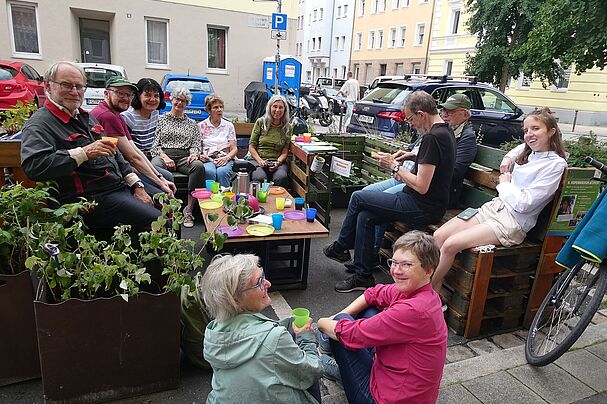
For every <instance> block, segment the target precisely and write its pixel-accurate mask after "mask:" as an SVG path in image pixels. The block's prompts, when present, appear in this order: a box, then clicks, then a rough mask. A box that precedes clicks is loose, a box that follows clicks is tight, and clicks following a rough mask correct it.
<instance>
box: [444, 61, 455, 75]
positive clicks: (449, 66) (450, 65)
mask: <svg viewBox="0 0 607 404" xmlns="http://www.w3.org/2000/svg"><path fill="white" fill-rule="evenodd" d="M452 71H453V60H445V66H444V68H443V74H446V75H447V76H451V73H452Z"/></svg>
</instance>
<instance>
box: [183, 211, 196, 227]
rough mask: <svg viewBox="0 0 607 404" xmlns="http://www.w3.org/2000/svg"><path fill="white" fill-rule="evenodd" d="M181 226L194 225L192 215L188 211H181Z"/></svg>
mask: <svg viewBox="0 0 607 404" xmlns="http://www.w3.org/2000/svg"><path fill="white" fill-rule="evenodd" d="M183 227H188V228H189V227H194V215H192V214H191V213H189V212H184V213H183Z"/></svg>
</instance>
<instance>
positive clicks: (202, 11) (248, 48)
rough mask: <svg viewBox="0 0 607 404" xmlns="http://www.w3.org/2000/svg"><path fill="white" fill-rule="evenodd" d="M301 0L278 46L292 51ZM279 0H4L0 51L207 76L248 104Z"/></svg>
mask: <svg viewBox="0 0 607 404" xmlns="http://www.w3.org/2000/svg"><path fill="white" fill-rule="evenodd" d="M297 6H298V0H282V12H283V13H286V14H288V16H289V20H288V24H287V28H288V31H287V40H284V41H281V53H285V54H287V53H291V54H292V53H293V52H294V51H295V32H296V21H297V20H296V18H295V17H296V15H297ZM276 11H277V3H276V2H254V1H252V0H239V1H230V2H226V1H223V0H170V1H168V0H130V1H128V2H127V1H122V0H105V1H103V2H101V1H87V0H6V1H2V2H0V15H1V16H4V17H1V18H5V19H6V20H5V21H6V24H3V25H4V26H6V27H7V29H4V30H0V58H1V59H12V60H22V61H25V62H27V63H29V64H31V65H32V66H34V67H35V68H36V69H37V70H38V71H40V72H43V71H45V70H46V68H48V66H49V65H50V64H51V63H53V62H55V61H57V60H65V59H67V60H74V61H83V62H84V61H86V62H99V63H112V64H118V65H122V66H124V67H125V68H126V70H127V73H128V76H129V78H130V79H131V80H133V81H137V80H138V79H139V78H142V77H151V78H154V79H156V80H158V81H160V80H161V79H162V77H163V76H164V74H167V73H177V74H187V73H189V74H196V75H203V76H207V77H209V79H210V80H211V81H212V83H213V86H214V87H215V89H216V90H217V92H218V93H219V94H220V95H221V96H222V97H223V98H224V99H225V102H226V108H227V109H228V110H243V89H244V87H245V86H246V85H247V84H248V83H249V82H250V81H253V80H257V81H260V80H261V78H262V64H263V59H264V58H265V57H267V56H273V55H274V54H275V53H276V40H273V39H271V37H270V15H271V13H273V12H276Z"/></svg>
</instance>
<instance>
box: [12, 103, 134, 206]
mask: <svg viewBox="0 0 607 404" xmlns="http://www.w3.org/2000/svg"><path fill="white" fill-rule="evenodd" d="M101 136H103V127H102V126H101V125H99V124H98V123H97V121H95V119H94V118H93V117H92V116H89V114H88V113H86V112H85V111H84V110H80V112H79V114H78V115H76V117H75V118H72V117H71V116H70V115H68V114H67V113H65V112H63V111H61V110H60V109H59V108H58V107H57V106H56V105H55V104H53V103H52V102H51V101H49V100H47V101H46V104H45V105H44V108H42V109H40V110H38V111H36V112H35V113H34V114H33V115H32V117H31V118H30V119H29V120H28V121H27V123H26V124H25V126H24V128H23V131H22V140H21V166H22V167H23V170H24V171H25V174H26V175H27V176H28V178H30V179H32V180H34V181H48V180H53V181H56V182H57V185H58V188H59V196H58V200H59V202H60V203H69V202H75V201H77V200H78V197H81V196H82V197H89V196H91V195H94V194H98V193H105V192H112V191H116V190H120V189H123V188H124V187H126V184H125V183H124V181H123V178H124V177H125V176H126V175H127V174H130V173H131V172H132V171H133V170H132V168H131V166H130V165H129V163H127V162H126V161H125V159H124V157H123V156H122V154H120V152H119V151H116V155H115V156H114V157H98V158H94V159H92V160H88V161H85V162H83V163H82V164H81V165H80V166H78V165H77V164H76V161H75V160H74V159H73V158H71V157H70V154H69V152H68V150H70V149H75V148H76V147H84V146H86V145H88V144H91V143H93V142H94V141H96V140H99V139H100V138H101Z"/></svg>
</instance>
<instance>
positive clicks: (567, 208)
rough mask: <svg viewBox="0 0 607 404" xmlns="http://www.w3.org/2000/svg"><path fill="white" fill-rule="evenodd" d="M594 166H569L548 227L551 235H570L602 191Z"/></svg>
mask: <svg viewBox="0 0 607 404" xmlns="http://www.w3.org/2000/svg"><path fill="white" fill-rule="evenodd" d="M594 175H595V170H594V169H593V168H569V169H568V171H567V179H566V180H565V184H564V186H563V190H562V191H561V195H560V197H559V201H558V205H557V208H556V210H555V212H554V214H553V216H552V220H551V221H550V223H551V224H550V227H549V228H548V235H549V236H568V235H570V234H571V233H572V232H573V230H574V229H575V226H577V224H578V223H579V222H580V221H581V220H582V218H583V217H584V215H585V214H586V212H588V209H590V207H591V206H592V204H593V203H594V201H595V200H596V198H597V196H598V195H599V192H600V185H601V184H600V182H598V181H595V180H593V179H592V178H593V177H594Z"/></svg>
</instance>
